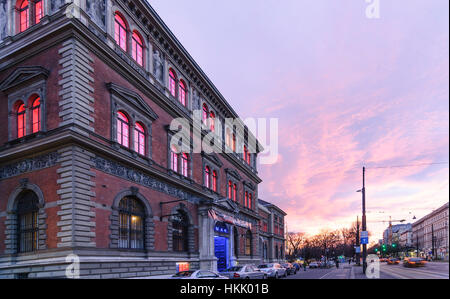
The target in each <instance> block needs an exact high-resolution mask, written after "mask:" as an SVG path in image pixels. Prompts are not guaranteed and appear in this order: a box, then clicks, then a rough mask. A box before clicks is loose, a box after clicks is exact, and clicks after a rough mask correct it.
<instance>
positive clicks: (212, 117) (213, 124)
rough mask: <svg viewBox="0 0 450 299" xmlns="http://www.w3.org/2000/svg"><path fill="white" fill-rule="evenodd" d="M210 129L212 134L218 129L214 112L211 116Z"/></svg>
mask: <svg viewBox="0 0 450 299" xmlns="http://www.w3.org/2000/svg"><path fill="white" fill-rule="evenodd" d="M209 129H210V130H211V132H214V130H215V129H216V114H215V113H214V112H212V111H211V113H210V114H209Z"/></svg>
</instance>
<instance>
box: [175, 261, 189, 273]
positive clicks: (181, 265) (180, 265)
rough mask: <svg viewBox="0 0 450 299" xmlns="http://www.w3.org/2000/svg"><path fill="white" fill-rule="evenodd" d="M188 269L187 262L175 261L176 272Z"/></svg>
mask: <svg viewBox="0 0 450 299" xmlns="http://www.w3.org/2000/svg"><path fill="white" fill-rule="evenodd" d="M183 271H189V263H177V273H178V272H183Z"/></svg>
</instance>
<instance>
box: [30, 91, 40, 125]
mask: <svg viewBox="0 0 450 299" xmlns="http://www.w3.org/2000/svg"><path fill="white" fill-rule="evenodd" d="M31 115H32V128H33V134H34V133H37V132H39V131H40V130H41V98H40V97H38V96H36V98H35V99H34V101H33V105H32V107H31Z"/></svg>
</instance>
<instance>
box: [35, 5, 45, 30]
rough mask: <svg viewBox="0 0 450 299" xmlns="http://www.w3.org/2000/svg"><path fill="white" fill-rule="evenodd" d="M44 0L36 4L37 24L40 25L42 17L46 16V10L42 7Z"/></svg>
mask: <svg viewBox="0 0 450 299" xmlns="http://www.w3.org/2000/svg"><path fill="white" fill-rule="evenodd" d="M42 3H43V1H42V0H38V1H36V2H35V3H34V11H35V17H36V18H35V22H36V24H38V23H39V22H40V21H41V19H42V17H43V16H44V9H43V7H42Z"/></svg>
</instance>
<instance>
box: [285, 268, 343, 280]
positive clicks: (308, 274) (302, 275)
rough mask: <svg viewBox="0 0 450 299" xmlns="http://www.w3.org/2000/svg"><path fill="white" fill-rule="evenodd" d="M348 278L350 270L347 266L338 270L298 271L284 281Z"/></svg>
mask: <svg viewBox="0 0 450 299" xmlns="http://www.w3.org/2000/svg"><path fill="white" fill-rule="evenodd" d="M348 278H350V268H349V267H347V266H344V268H343V267H342V266H340V267H339V269H336V268H335V267H334V268H330V269H306V271H303V269H302V270H300V271H298V272H297V274H296V275H289V276H288V277H287V278H286V279H348Z"/></svg>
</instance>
